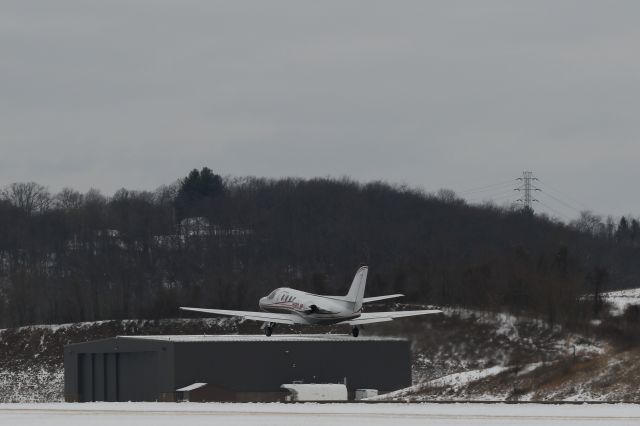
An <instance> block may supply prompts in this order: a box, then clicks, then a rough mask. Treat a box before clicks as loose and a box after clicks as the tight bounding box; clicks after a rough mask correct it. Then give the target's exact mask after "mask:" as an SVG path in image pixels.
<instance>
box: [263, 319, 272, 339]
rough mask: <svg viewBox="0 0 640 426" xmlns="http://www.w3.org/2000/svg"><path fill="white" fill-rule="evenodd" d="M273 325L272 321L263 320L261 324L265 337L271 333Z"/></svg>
mask: <svg viewBox="0 0 640 426" xmlns="http://www.w3.org/2000/svg"><path fill="white" fill-rule="evenodd" d="M273 327H274V324H273V323H272V322H265V323H264V324H263V325H262V328H263V329H264V335H265V336H267V337H269V336H271V333H273Z"/></svg>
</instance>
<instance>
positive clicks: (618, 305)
mask: <svg viewBox="0 0 640 426" xmlns="http://www.w3.org/2000/svg"><path fill="white" fill-rule="evenodd" d="M602 298H603V299H604V300H605V301H606V302H608V303H610V304H611V313H612V314H613V315H622V313H623V312H624V310H625V309H626V308H627V306H629V305H640V288H629V289H626V290H619V291H610V292H607V293H603V294H602Z"/></svg>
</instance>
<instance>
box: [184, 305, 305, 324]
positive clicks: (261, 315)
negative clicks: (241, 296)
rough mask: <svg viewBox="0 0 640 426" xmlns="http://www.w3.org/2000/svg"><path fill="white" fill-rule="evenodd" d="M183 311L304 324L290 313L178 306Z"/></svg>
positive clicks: (279, 322)
mask: <svg viewBox="0 0 640 426" xmlns="http://www.w3.org/2000/svg"><path fill="white" fill-rule="evenodd" d="M180 309H182V310H183V311H193V312H203V313H205V314H213V315H227V316H231V317H241V318H244V319H248V320H252V321H262V322H275V323H278V324H306V322H305V321H303V320H302V319H301V318H300V317H299V316H297V315H292V314H275V313H271V312H253V311H229V310H226V309H204V308H186V307H180Z"/></svg>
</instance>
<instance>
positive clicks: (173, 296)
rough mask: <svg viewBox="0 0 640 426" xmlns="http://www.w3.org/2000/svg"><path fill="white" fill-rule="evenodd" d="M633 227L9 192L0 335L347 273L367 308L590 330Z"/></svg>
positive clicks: (324, 182) (306, 190) (278, 186)
mask: <svg viewBox="0 0 640 426" xmlns="http://www.w3.org/2000/svg"><path fill="white" fill-rule="evenodd" d="M638 228H639V226H638V221H637V219H635V218H622V219H620V220H619V221H618V222H617V223H613V225H612V224H611V223H610V221H607V220H606V219H605V220H603V219H602V218H599V217H598V216H596V215H593V214H592V213H589V212H584V213H583V214H582V215H581V217H580V218H579V219H578V220H576V221H575V222H573V223H571V224H564V223H561V222H558V221H555V220H553V219H551V218H549V217H546V216H540V215H536V214H533V212H531V211H526V210H520V209H517V208H511V207H498V206H495V205H491V204H486V205H480V206H478V205H469V204H467V203H465V202H464V201H463V200H461V199H459V198H457V197H456V196H455V193H453V192H452V191H448V190H441V191H439V192H438V193H435V194H431V193H426V192H424V191H420V190H417V189H413V188H408V187H406V186H397V185H390V184H388V183H384V182H369V183H359V182H355V181H353V180H350V179H347V178H343V179H328V178H323V179H308V180H304V179H292V178H288V179H263V178H254V177H246V178H222V177H221V176H219V175H216V174H215V173H213V172H212V171H211V170H210V169H208V168H203V169H202V170H193V171H191V172H190V173H189V174H188V175H187V176H186V177H185V178H183V179H181V180H179V181H177V182H175V183H174V184H171V185H167V186H161V187H159V188H158V189H156V190H154V191H131V190H127V189H121V190H119V191H116V192H115V193H114V194H113V195H112V196H109V197H107V196H105V195H104V194H102V193H100V191H97V190H90V191H88V192H86V193H81V192H78V191H76V190H73V189H69V188H67V189H63V190H62V191H60V192H59V193H56V194H51V193H49V191H48V190H47V188H46V187H44V186H42V185H40V184H37V183H32V182H31V183H14V184H11V185H8V186H6V187H5V188H4V189H3V190H2V193H1V196H0V326H1V327H10V326H20V325H26V324H36V323H63V322H78V321H94V320H101V319H118V318H162V317H177V316H181V315H183V313H182V312H180V311H178V309H177V308H178V306H181V305H190V306H216V307H222V308H236V309H256V308H257V300H258V298H259V297H261V296H263V295H265V294H267V293H268V292H269V291H270V290H271V289H273V288H276V287H280V286H291V287H296V288H300V289H302V290H307V291H312V292H315V293H326V294H331V293H333V294H339V293H346V290H347V287H348V285H349V283H350V281H351V279H352V277H353V274H354V273H355V271H356V269H357V268H358V266H359V265H360V264H368V265H370V274H369V281H368V285H367V294H369V295H376V294H385V293H396V292H400V293H404V294H406V295H407V298H406V301H407V302H416V303H430V304H434V305H453V306H462V307H473V308H482V309H494V310H509V311H512V312H515V313H524V312H526V313H528V314H532V315H539V316H542V317H544V318H545V319H548V320H550V321H552V322H555V321H579V320H584V319H588V318H592V317H593V316H597V315H599V310H598V308H597V306H598V305H597V303H598V300H599V299H598V295H599V294H600V293H601V292H602V291H604V290H606V289H608V288H611V287H613V286H618V287H624V286H633V285H636V283H637V281H636V280H637V278H638V277H640V262H638V261H637V260H638V254H639V246H640V233H639V229H638ZM585 293H593V294H595V295H596V298H595V302H593V303H592V304H589V303H586V304H585V303H584V302H582V300H583V299H581V297H580V296H581V295H583V294H585ZM594 303H595V304H594Z"/></svg>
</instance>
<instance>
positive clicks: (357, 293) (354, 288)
mask: <svg viewBox="0 0 640 426" xmlns="http://www.w3.org/2000/svg"><path fill="white" fill-rule="evenodd" d="M368 271H369V268H368V267H367V266H361V267H360V269H358V272H356V276H355V277H353V282H352V283H351V287H349V293H347V295H346V296H345V297H344V299H343V300H345V301H347V302H352V303H354V307H353V311H354V312H358V311H359V310H360V309H362V301H363V299H364V288H365V286H366V285H367V272H368Z"/></svg>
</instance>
